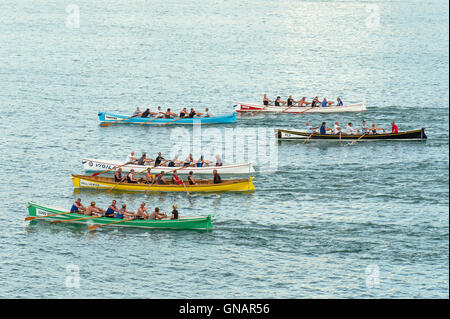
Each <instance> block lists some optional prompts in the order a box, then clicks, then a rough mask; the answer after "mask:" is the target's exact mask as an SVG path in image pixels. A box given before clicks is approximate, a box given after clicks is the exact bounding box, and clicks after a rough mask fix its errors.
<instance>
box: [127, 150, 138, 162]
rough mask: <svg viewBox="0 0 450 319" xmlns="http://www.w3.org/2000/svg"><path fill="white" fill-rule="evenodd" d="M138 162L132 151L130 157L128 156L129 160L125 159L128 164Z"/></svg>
mask: <svg viewBox="0 0 450 319" xmlns="http://www.w3.org/2000/svg"><path fill="white" fill-rule="evenodd" d="M136 161H137V158H136V157H134V151H132V152H131V153H130V155H128V156H127V158H126V159H125V162H126V163H136Z"/></svg>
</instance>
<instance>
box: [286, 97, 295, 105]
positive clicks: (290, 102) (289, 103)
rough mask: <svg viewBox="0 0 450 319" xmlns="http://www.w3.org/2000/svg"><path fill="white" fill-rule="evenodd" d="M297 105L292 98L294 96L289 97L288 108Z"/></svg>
mask: <svg viewBox="0 0 450 319" xmlns="http://www.w3.org/2000/svg"><path fill="white" fill-rule="evenodd" d="M294 103H295V101H294V99H293V98H292V95H289V97H288V99H287V106H291V105H293V104H294Z"/></svg>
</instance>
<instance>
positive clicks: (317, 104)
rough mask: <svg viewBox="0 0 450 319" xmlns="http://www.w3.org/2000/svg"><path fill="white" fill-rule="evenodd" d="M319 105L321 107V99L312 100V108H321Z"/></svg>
mask: <svg viewBox="0 0 450 319" xmlns="http://www.w3.org/2000/svg"><path fill="white" fill-rule="evenodd" d="M319 105H320V101H319V97H318V96H316V97H315V98H314V100H312V102H311V107H317V106H319Z"/></svg>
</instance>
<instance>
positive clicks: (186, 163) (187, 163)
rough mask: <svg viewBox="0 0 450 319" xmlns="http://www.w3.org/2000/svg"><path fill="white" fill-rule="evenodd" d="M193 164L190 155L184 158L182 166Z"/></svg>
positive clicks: (192, 158)
mask: <svg viewBox="0 0 450 319" xmlns="http://www.w3.org/2000/svg"><path fill="white" fill-rule="evenodd" d="M193 163H194V157H193V156H192V153H191V154H189V155H188V157H186V159H185V160H184V164H183V166H185V167H186V166H191V164H193Z"/></svg>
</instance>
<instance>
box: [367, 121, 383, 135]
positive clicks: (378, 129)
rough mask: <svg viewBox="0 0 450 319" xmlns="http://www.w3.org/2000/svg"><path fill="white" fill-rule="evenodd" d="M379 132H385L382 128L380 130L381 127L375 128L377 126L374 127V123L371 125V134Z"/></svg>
mask: <svg viewBox="0 0 450 319" xmlns="http://www.w3.org/2000/svg"><path fill="white" fill-rule="evenodd" d="M381 130H383V132H385V131H386V130H385V129H384V128H382V127H377V126H376V125H375V123H372V127H371V128H370V132H371V134H377V131H381Z"/></svg>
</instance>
